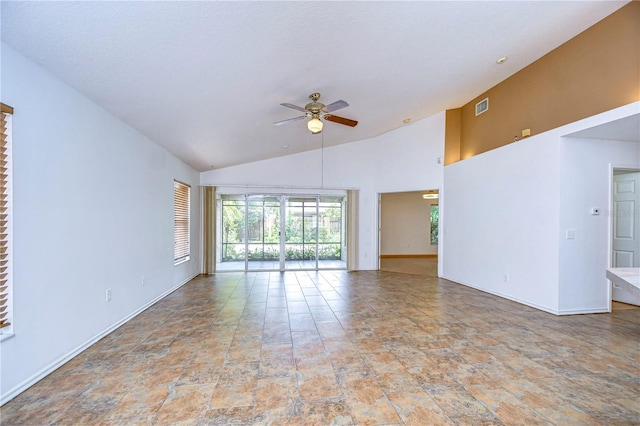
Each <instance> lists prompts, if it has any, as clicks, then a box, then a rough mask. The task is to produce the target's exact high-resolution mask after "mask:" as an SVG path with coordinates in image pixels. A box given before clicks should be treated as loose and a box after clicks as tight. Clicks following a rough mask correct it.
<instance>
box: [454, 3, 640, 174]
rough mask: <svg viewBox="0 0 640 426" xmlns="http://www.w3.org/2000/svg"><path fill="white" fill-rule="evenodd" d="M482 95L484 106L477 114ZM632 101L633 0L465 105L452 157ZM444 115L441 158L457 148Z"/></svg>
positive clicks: (637, 34)
mask: <svg viewBox="0 0 640 426" xmlns="http://www.w3.org/2000/svg"><path fill="white" fill-rule="evenodd" d="M496 66H498V65H496ZM486 97H488V98H489V110H488V111H486V112H484V113H482V114H480V115H478V116H477V117H476V116H475V105H476V103H477V102H479V101H481V100H482V99H484V98H486ZM638 100H640V2H638V1H633V2H631V3H629V4H627V5H626V6H624V7H622V8H621V9H619V10H618V11H616V12H614V13H613V14H611V15H609V16H608V17H606V18H605V19H603V20H602V21H600V22H598V23H597V24H595V25H593V26H592V27H590V28H588V29H587V30H585V31H584V32H582V33H581V34H579V35H577V36H576V37H574V38H573V39H571V40H569V41H568V42H566V43H565V44H563V45H561V46H559V47H558V48H556V49H555V50H553V51H551V52H549V53H548V54H547V55H545V56H543V57H542V58H540V59H539V60H537V61H536V62H534V63H532V64H531V65H529V66H527V67H526V68H524V69H522V70H521V71H519V72H518V73H516V74H514V75H513V76H511V77H509V78H508V79H507V80H505V81H503V82H501V83H500V84H498V85H497V86H495V87H493V88H492V89H490V90H488V91H487V92H485V93H483V94H481V95H480V96H478V97H477V98H475V99H473V100H471V101H470V102H469V103H468V104H466V105H464V106H463V107H462V108H461V119H460V142H459V158H460V159H465V158H469V157H471V156H474V155H476V154H480V153H482V152H486V151H489V150H491V149H494V148H498V147H500V146H503V145H506V144H509V143H511V142H513V140H514V136H518V139H521V138H522V130H524V129H531V134H532V135H535V134H538V133H542V132H545V131H547V130H551V129H554V128H556V127H559V126H562V125H565V124H568V123H571V122H573V121H576V120H580V119H583V118H586V117H590V116H592V115H595V114H598V113H601V112H604V111H608V110H610V109H613V108H616V107H619V106H622V105H627V104H629V103H632V102H635V101H638ZM448 112H449V111H447V113H448ZM449 117H450V116H449V114H447V126H446V133H445V164H450V163H451V162H455V160H454V158H455V151H456V148H457V147H456V142H455V140H456V137H455V132H456V129H455V126H453V125H452V126H451V127H449ZM449 132H452V134H449ZM447 160H453V161H447Z"/></svg>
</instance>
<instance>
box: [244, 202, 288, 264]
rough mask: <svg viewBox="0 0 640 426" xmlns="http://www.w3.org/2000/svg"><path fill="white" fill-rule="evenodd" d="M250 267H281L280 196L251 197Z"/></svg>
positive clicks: (249, 214) (249, 221) (248, 220)
mask: <svg viewBox="0 0 640 426" xmlns="http://www.w3.org/2000/svg"><path fill="white" fill-rule="evenodd" d="M247 216H248V217H247V222H248V228H247V231H248V232H247V234H248V235H247V238H248V249H249V250H248V262H249V264H248V269H250V270H265V269H268V270H278V269H280V201H279V198H278V197H273V196H262V195H254V196H251V197H249V200H248V212H247Z"/></svg>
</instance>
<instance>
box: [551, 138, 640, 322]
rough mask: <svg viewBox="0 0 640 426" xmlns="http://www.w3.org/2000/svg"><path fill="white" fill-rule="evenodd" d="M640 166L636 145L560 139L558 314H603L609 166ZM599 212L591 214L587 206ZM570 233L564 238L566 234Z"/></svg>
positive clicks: (606, 287) (639, 145)
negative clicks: (569, 235)
mask: <svg viewBox="0 0 640 426" xmlns="http://www.w3.org/2000/svg"><path fill="white" fill-rule="evenodd" d="M615 166H625V167H628V168H636V169H637V168H640V143H637V142H620V141H611V140H594V139H577V138H562V140H561V174H560V188H561V197H560V212H561V213H560V231H561V232H560V238H559V244H560V296H559V297H560V300H559V310H560V313H565V314H570V313H582V312H608V311H609V308H610V300H611V295H610V293H609V288H610V285H609V281H608V280H607V278H606V277H605V271H606V269H607V268H608V267H610V253H611V252H610V246H609V241H610V229H611V215H610V214H609V212H610V210H609V209H610V207H609V206H610V200H611V196H612V195H611V177H612V173H613V172H612V167H615ZM593 207H597V208H599V209H600V211H601V213H600V215H592V214H591V208H593ZM567 229H572V230H574V231H575V239H573V240H567V239H566V237H565V235H566V230H567Z"/></svg>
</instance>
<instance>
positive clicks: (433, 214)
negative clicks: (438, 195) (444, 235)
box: [431, 204, 438, 244]
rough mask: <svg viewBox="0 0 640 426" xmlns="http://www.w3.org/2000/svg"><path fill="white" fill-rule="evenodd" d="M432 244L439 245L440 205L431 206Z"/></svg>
mask: <svg viewBox="0 0 640 426" xmlns="http://www.w3.org/2000/svg"><path fill="white" fill-rule="evenodd" d="M431 244H438V205H437V204H432V205H431Z"/></svg>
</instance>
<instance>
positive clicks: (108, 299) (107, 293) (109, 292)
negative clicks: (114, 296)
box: [105, 288, 111, 302]
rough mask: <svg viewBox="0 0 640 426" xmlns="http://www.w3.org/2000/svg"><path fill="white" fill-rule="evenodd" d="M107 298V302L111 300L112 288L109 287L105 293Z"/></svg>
mask: <svg viewBox="0 0 640 426" xmlns="http://www.w3.org/2000/svg"><path fill="white" fill-rule="evenodd" d="M105 299H107V302H111V289H110V288H108V289H107V292H106V294H105Z"/></svg>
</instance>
